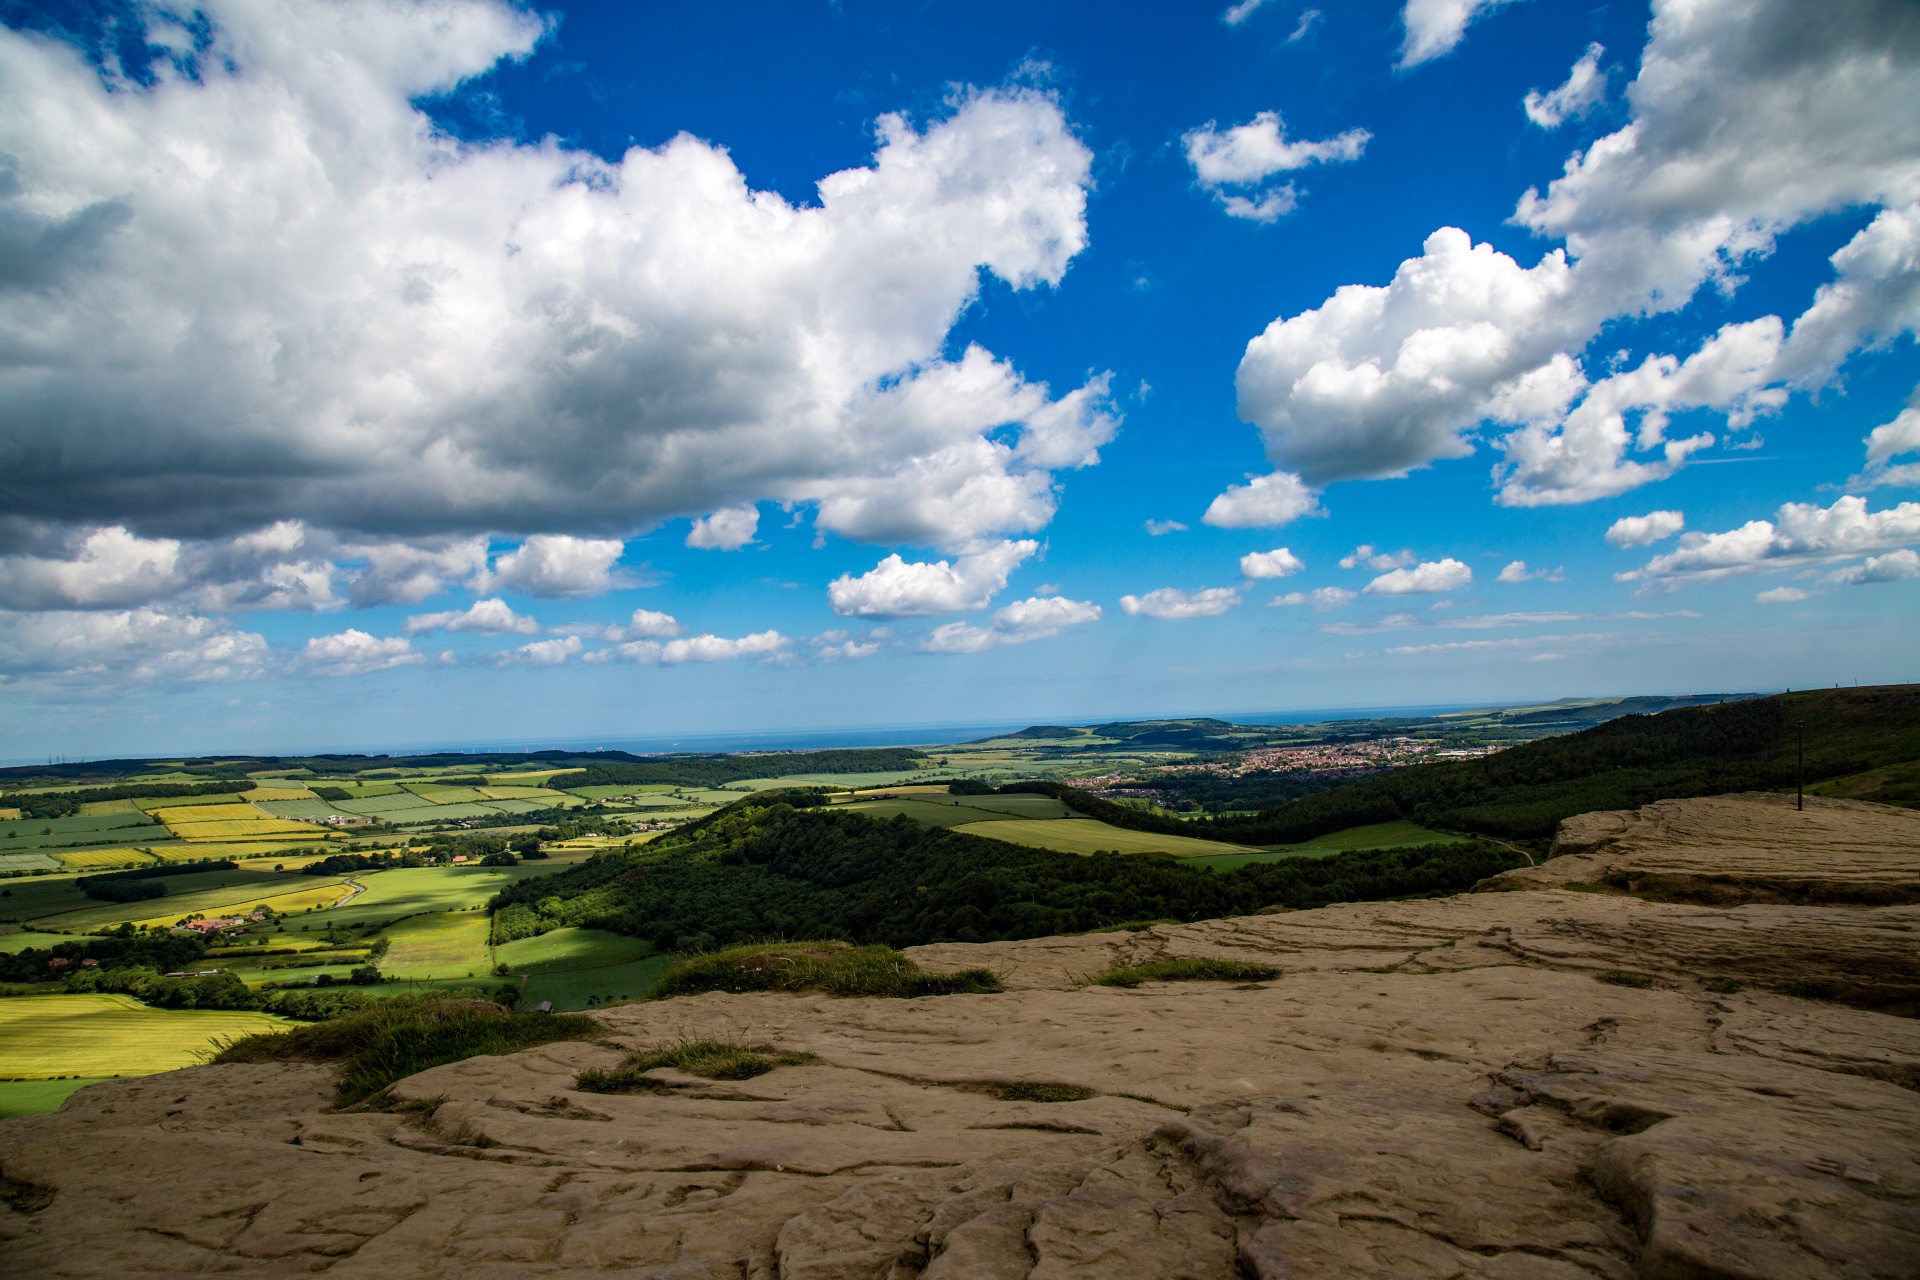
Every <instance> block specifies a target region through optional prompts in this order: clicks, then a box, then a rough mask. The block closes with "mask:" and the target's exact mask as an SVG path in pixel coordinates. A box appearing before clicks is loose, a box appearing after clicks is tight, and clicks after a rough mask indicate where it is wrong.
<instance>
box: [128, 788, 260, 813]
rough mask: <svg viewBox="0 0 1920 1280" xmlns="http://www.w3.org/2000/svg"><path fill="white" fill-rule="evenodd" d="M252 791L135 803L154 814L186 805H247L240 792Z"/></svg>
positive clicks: (142, 809)
mask: <svg viewBox="0 0 1920 1280" xmlns="http://www.w3.org/2000/svg"><path fill="white" fill-rule="evenodd" d="M251 790H253V788H252V787H251V786H246V787H242V788H240V789H239V790H236V791H233V792H230V793H226V794H222V795H217V796H147V797H143V798H141V799H139V800H135V801H134V802H133V803H134V804H135V805H136V806H138V807H139V809H140V811H141V812H143V813H152V812H153V811H154V810H155V809H179V808H182V807H183V806H186V805H202V804H245V803H247V801H246V799H245V797H243V796H242V795H241V794H240V792H241V791H251Z"/></svg>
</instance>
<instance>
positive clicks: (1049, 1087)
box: [994, 1081, 1094, 1102]
mask: <svg viewBox="0 0 1920 1280" xmlns="http://www.w3.org/2000/svg"><path fill="white" fill-rule="evenodd" d="M994 1096H995V1097H997V1098H999V1099H1000V1101H1002V1102H1080V1101H1082V1100H1084V1099H1087V1098H1091V1097H1093V1096H1094V1091H1093V1090H1092V1089H1083V1088H1081V1087H1080V1086H1079V1085H1077V1084H1034V1083H1031V1082H1028V1081H1015V1082H1014V1083H1012V1084H1005V1085H1001V1086H1000V1088H999V1089H998V1090H996V1091H995V1093H994Z"/></svg>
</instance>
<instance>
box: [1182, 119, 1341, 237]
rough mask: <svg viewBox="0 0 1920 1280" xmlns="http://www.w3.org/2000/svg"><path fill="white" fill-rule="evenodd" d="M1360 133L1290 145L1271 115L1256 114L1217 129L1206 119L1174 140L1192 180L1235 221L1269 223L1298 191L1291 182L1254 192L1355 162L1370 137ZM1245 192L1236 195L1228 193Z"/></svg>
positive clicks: (1288, 208)
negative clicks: (1316, 169) (1306, 172)
mask: <svg viewBox="0 0 1920 1280" xmlns="http://www.w3.org/2000/svg"><path fill="white" fill-rule="evenodd" d="M1372 136H1373V135H1371V134H1369V133H1368V132H1367V131H1366V130H1365V129H1348V130H1347V131H1346V132H1344V133H1341V134H1337V135H1335V136H1334V137H1331V138H1323V139H1319V140H1314V141H1296V140H1293V139H1289V138H1288V137H1287V136H1286V126H1285V124H1284V123H1283V122H1282V121H1281V119H1280V113H1279V112H1277V111H1262V112H1260V113H1259V114H1258V115H1256V116H1255V117H1254V118H1253V119H1252V120H1250V121H1248V122H1247V123H1246V124H1237V125H1233V126H1231V127H1229V128H1226V129H1221V128H1219V127H1218V126H1217V125H1216V124H1215V122H1213V121H1211V120H1209V121H1208V122H1207V123H1206V124H1205V125H1203V126H1202V127H1200V128H1198V129H1192V130H1189V131H1188V132H1187V133H1185V134H1184V135H1182V137H1181V139H1180V141H1181V144H1182V145H1183V146H1184V147H1185V148H1186V152H1187V163H1188V164H1190V165H1191V166H1193V175H1194V178H1195V179H1196V180H1197V181H1198V182H1199V183H1200V185H1201V186H1202V187H1205V188H1206V189H1207V190H1208V191H1211V192H1212V193H1213V194H1214V196H1215V197H1216V198H1217V199H1218V200H1219V201H1220V202H1221V204H1222V205H1223V206H1224V207H1225V208H1226V211H1227V212H1228V213H1229V214H1230V215H1232V216H1233V217H1236V218H1246V219H1249V220H1251V221H1254V222H1272V221H1274V220H1276V219H1278V218H1281V217H1283V216H1285V215H1286V214H1288V213H1291V212H1292V211H1293V209H1294V206H1295V205H1296V204H1297V203H1298V200H1299V192H1298V191H1297V190H1296V189H1295V188H1294V186H1293V184H1291V183H1288V184H1285V185H1283V186H1279V187H1274V188H1270V189H1267V190H1265V191H1260V190H1258V188H1260V187H1262V186H1263V185H1264V184H1265V183H1266V182H1267V180H1268V179H1270V178H1272V177H1273V176H1274V175H1275V174H1280V173H1291V172H1293V171H1294V170H1297V169H1304V168H1306V167H1307V166H1308V165H1314V164H1344V163H1349V162H1351V161H1354V160H1358V159H1359V158H1360V157H1361V155H1362V154H1363V153H1364V152H1365V151H1366V149H1367V143H1368V142H1369V141H1370V140H1371V139H1372ZM1235 188H1237V189H1239V190H1240V191H1251V192H1252V194H1251V195H1244V194H1236V193H1235V191H1234V190H1233V189H1235Z"/></svg>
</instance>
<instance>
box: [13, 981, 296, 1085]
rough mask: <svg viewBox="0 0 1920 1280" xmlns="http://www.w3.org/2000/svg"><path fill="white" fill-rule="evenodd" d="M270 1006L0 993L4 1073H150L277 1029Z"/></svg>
mask: <svg viewBox="0 0 1920 1280" xmlns="http://www.w3.org/2000/svg"><path fill="white" fill-rule="evenodd" d="M287 1025H288V1024H287V1023H286V1022H285V1020H283V1019H280V1018H273V1017H269V1016H268V1015H266V1014H264V1013H227V1012H216V1011H212V1010H203V1009H149V1008H148V1007H147V1006H146V1005H143V1004H141V1003H140V1002H139V1001H137V1000H135V999H133V998H132V997H131V996H114V995H78V996H23V997H20V998H18V999H14V1000H0V1077H13V1078H16V1079H18V1078H27V1079H32V1078H44V1077H47V1076H55V1075H68V1076H74V1075H79V1076H113V1075H126V1076H137V1075H147V1074H150V1073H152V1072H155V1071H172V1070H174V1069H175V1068H177V1067H190V1066H192V1065H193V1064H194V1063H195V1062H197V1061H199V1060H200V1058H199V1055H200V1053H201V1052H202V1051H203V1050H206V1049H208V1048H209V1047H210V1046H211V1041H212V1040H213V1038H214V1037H216V1036H217V1037H227V1036H236V1035H252V1034H254V1033H256V1032H262V1031H278V1030H280V1029H282V1028H284V1027H285V1026H287Z"/></svg>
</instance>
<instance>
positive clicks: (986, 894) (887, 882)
mask: <svg viewBox="0 0 1920 1280" xmlns="http://www.w3.org/2000/svg"><path fill="white" fill-rule="evenodd" d="M787 798H788V797H785V796H783V795H781V794H777V793H770V794H766V795H763V796H761V797H756V798H754V799H750V800H743V801H741V802H740V803H739V804H737V805H733V806H730V807H729V808H728V809H725V810H722V811H721V812H720V813H717V814H715V815H713V816H712V817H711V818H708V819H706V820H705V821H703V822H701V823H699V824H694V825H691V826H689V827H687V828H683V829H682V830H681V831H680V832H676V833H675V834H674V835H673V836H670V837H667V838H665V839H663V840H662V841H660V842H657V843H655V844H653V845H648V846H645V847H643V848H641V849H638V850H635V851H632V852H629V853H611V854H605V855H602V856H600V857H597V858H594V859H593V860H591V861H589V862H587V863H584V864H582V865H580V866H578V867H575V868H572V869H570V870H568V871H564V872H561V873H559V874H558V875H554V876H550V877H541V878H539V879H536V880H528V881H522V882H521V883H519V884H517V885H515V886H513V887H512V888H509V889H507V890H506V891H505V892H503V893H502V894H501V895H500V896H499V897H498V898H497V899H496V900H495V903H494V906H495V908H496V910H497V911H498V915H497V916H496V918H495V930H496V940H498V941H508V940H511V939H513V938H520V937H527V936H531V935H533V934H537V933H543V932H545V931H547V930H549V929H553V928H557V927H559V926H561V925H583V926H589V927H593V928H601V929H609V930H613V931H615V932H618V933H626V934H630V935H634V936H639V937H645V938H649V939H651V940H652V941H653V942H655V943H656V944H657V945H659V946H661V947H664V948H670V949H676V950H689V949H706V948H710V947H717V946H728V945H731V944H734V943H738V942H749V941H757V940H763V939H769V938H845V939H848V940H850V941H853V942H858V943H886V944H887V945H890V946H895V947H904V946H913V945H917V944H920V943H926V942H943V941H959V942H976V941H987V940H998V939H1007V938H1034V937H1042V936H1045V935H1048V934H1055V933H1075V932H1080V931H1084V930H1088V929H1098V928H1105V927H1111V926H1113V925H1116V924H1120V923H1124V922H1128V921H1139V920H1158V919H1174V920H1198V919H1207V918H1212V917H1217V916H1228V915H1242V914H1246V913H1248V912H1252V911H1257V910H1259V909H1260V908H1261V907H1265V906H1270V905H1274V904H1281V905H1285V906H1288V907H1314V906H1322V905H1325V904H1327V903H1330V902H1347V901H1360V900H1370V899H1378V898H1391V897H1405V896H1411V895H1419V894H1428V893H1445V892H1454V891H1457V890H1460V889H1465V888H1468V887H1470V886H1472V885H1473V884H1474V883H1475V882H1477V881H1479V880H1482V879H1484V878H1485V877H1487V876H1490V875H1494V874H1496V873H1498V872H1500V871H1504V870H1506V869H1508V868H1510V867H1512V866H1515V865H1518V864H1521V863H1523V862H1524V859H1523V858H1522V857H1521V856H1520V855H1518V854H1516V853H1514V852H1512V851H1511V850H1507V849H1503V848H1500V847H1498V846H1494V845H1489V844H1485V843H1480V842H1473V841H1463V842H1461V843H1458V844H1450V845H1428V846H1424V847H1421V848H1417V849H1398V850H1381V851H1376V852H1366V853H1350V854H1342V855H1339V856H1336V857H1329V858H1289V859H1284V860H1281V861H1278V862H1272V863H1266V864H1262V865H1256V866H1249V867H1244V868H1241V869H1240V870H1237V871H1232V872H1219V873H1216V872H1213V871H1208V870H1201V869H1196V868H1193V867H1189V866H1183V865H1181V864H1180V862H1179V861H1178V860H1176V859H1173V858H1170V857H1166V856H1162V855H1150V854H1148V855H1143V854H1131V855H1124V856H1123V855H1119V854H1095V855H1093V856H1092V857H1080V856H1078V855H1074V854H1064V853H1055V852H1052V851H1050V850H1045V849H1030V848H1026V847H1024V846H1020V845H1013V844H1007V843H1005V842H1003V841H998V840H987V839H983V838H981V837H977V836H971V835H966V834H963V833H960V832H955V831H948V830H943V829H939V828H928V827H922V826H920V825H919V824H917V823H915V822H912V821H911V820H909V819H906V818H897V819H892V820H884V821H876V820H874V819H871V818H866V817H863V816H861V815H859V814H853V813H843V812H836V811H831V810H825V811H823V810H820V809H816V808H795V807H793V806H792V805H790V804H787V803H785V800H786V799H787ZM794 798H797V799H801V800H802V802H803V803H804V802H805V800H806V799H808V798H806V797H794Z"/></svg>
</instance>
